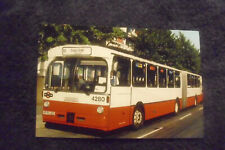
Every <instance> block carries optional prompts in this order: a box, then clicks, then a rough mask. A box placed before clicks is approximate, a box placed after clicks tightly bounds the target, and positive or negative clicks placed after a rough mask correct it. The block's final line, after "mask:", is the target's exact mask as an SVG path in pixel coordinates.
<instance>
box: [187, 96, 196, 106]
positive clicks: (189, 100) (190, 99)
mask: <svg viewBox="0 0 225 150" xmlns="http://www.w3.org/2000/svg"><path fill="white" fill-rule="evenodd" d="M194 105H195V96H191V97H188V98H187V105H186V107H190V106H194Z"/></svg>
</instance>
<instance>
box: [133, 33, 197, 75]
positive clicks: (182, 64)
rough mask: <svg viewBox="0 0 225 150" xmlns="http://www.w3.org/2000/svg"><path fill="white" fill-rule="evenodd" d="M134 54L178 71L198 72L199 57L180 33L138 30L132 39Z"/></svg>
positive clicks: (192, 46)
mask: <svg viewBox="0 0 225 150" xmlns="http://www.w3.org/2000/svg"><path fill="white" fill-rule="evenodd" d="M133 41H134V43H135V52H134V53H135V54H136V55H138V56H140V57H143V58H146V59H149V60H153V61H156V62H158V63H162V64H166V65H168V66H172V67H175V68H178V69H182V70H187V71H191V72H195V73H199V71H200V55H199V51H198V50H196V48H195V47H194V45H193V44H191V42H190V41H189V40H187V39H186V38H185V36H184V35H183V34H182V33H180V35H179V36H175V35H174V34H172V32H171V31H170V30H158V29H140V30H138V36H137V37H135V38H134V39H133Z"/></svg>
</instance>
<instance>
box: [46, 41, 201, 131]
mask: <svg viewBox="0 0 225 150" xmlns="http://www.w3.org/2000/svg"><path fill="white" fill-rule="evenodd" d="M48 56H49V60H48V62H47V66H48V68H47V71H46V78H45V88H44V90H43V102H44V103H43V121H44V122H46V123H57V124H64V125H71V126H78V127H87V128H94V129H99V130H104V131H110V130H114V129H117V128H121V127H125V126H129V125H132V126H133V127H134V128H135V129H138V128H140V127H141V126H142V125H143V123H144V121H145V120H148V119H152V118H155V117H159V116H162V115H166V114H169V113H178V112H179V111H180V110H182V109H184V108H187V107H190V106H196V105H197V104H199V103H200V102H202V100H203V97H202V78H201V76H200V75H197V74H193V73H190V72H187V71H182V70H178V69H175V68H172V67H169V66H166V65H162V64H159V63H156V62H153V61H148V60H146V59H142V58H139V57H136V56H133V55H130V54H126V53H123V52H120V51H116V50H113V49H109V48H106V47H100V46H92V45H63V46H58V47H55V48H52V49H50V50H49V51H48Z"/></svg>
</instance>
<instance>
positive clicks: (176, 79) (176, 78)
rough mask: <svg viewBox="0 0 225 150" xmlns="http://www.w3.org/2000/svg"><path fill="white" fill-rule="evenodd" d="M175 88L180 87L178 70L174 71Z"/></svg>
mask: <svg viewBox="0 0 225 150" xmlns="http://www.w3.org/2000/svg"><path fill="white" fill-rule="evenodd" d="M175 88H180V72H178V71H175Z"/></svg>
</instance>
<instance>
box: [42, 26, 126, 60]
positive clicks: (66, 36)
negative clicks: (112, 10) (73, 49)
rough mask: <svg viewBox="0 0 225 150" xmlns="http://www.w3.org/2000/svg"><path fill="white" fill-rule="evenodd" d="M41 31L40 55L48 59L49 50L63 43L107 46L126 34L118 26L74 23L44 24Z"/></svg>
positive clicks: (43, 58)
mask: <svg viewBox="0 0 225 150" xmlns="http://www.w3.org/2000/svg"><path fill="white" fill-rule="evenodd" d="M40 29H41V31H40V32H39V41H38V42H39V55H40V56H41V60H42V61H44V60H46V59H47V51H48V50H49V49H50V48H52V47H55V46H58V45H63V44H97V45H102V46H105V44H106V41H108V42H109V43H110V42H111V41H112V40H113V38H118V37H120V38H124V37H125V36H126V34H125V33H124V32H122V31H121V30H120V29H119V28H117V27H113V28H112V27H95V26H90V27H84V26H74V25H68V24H63V25H56V24H42V25H41V27H40Z"/></svg>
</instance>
